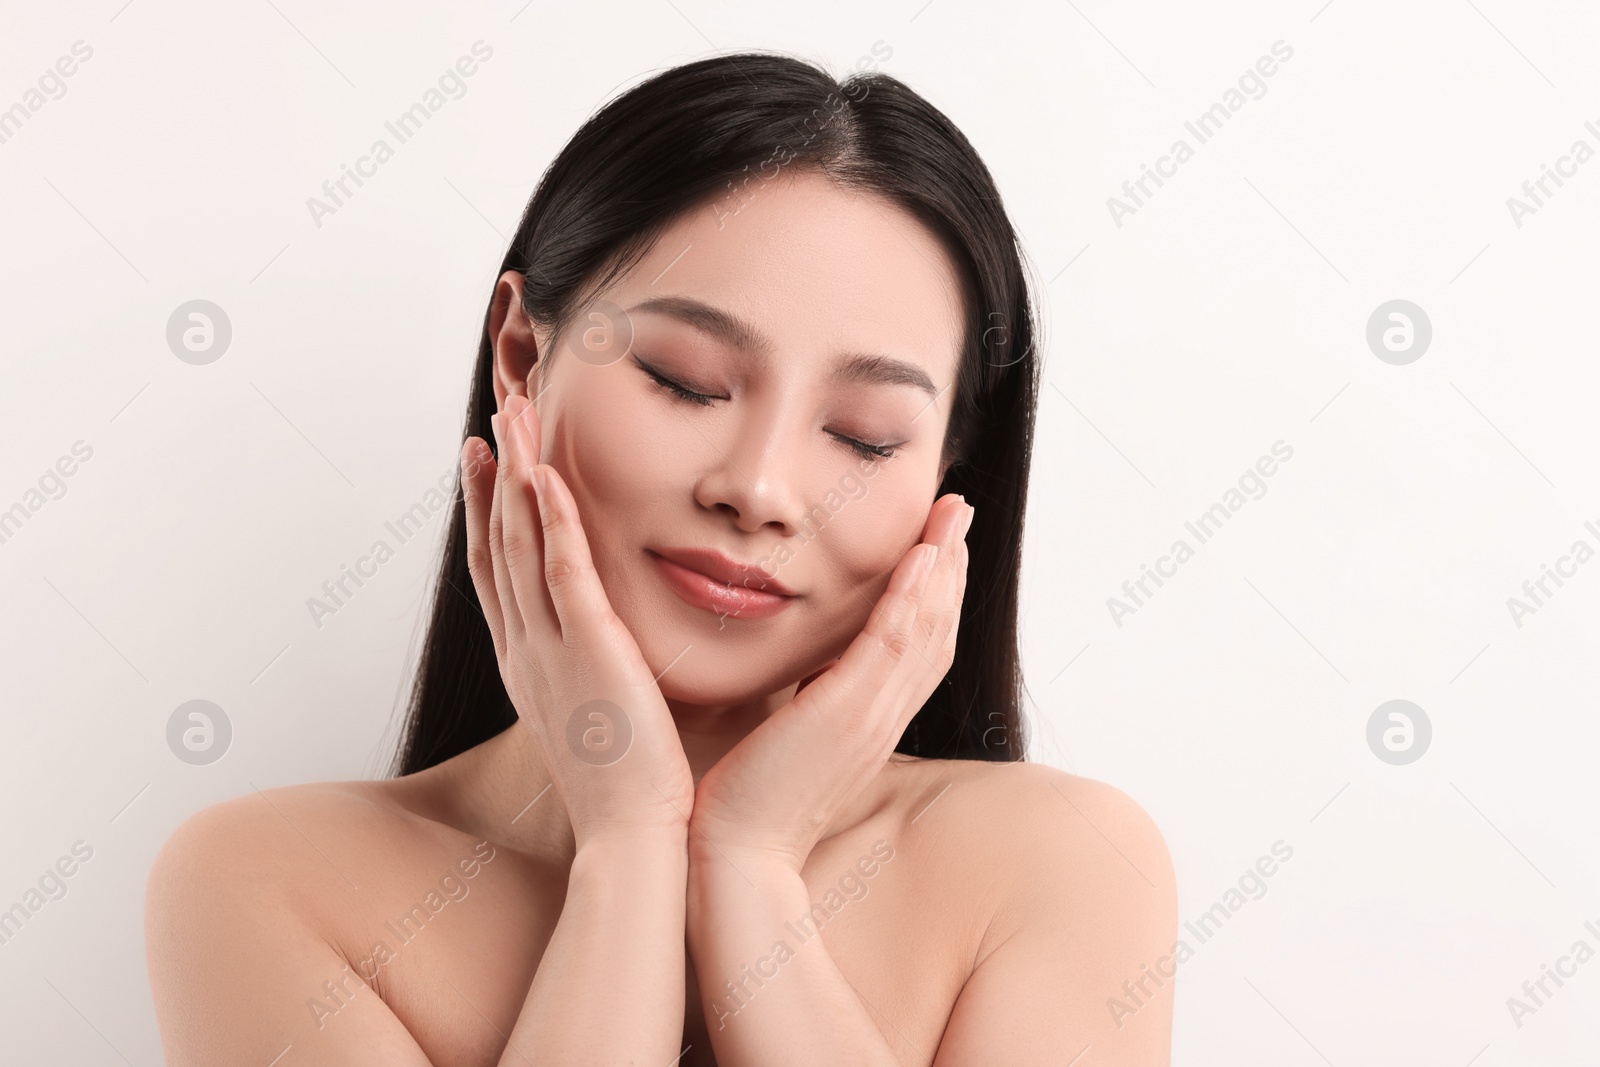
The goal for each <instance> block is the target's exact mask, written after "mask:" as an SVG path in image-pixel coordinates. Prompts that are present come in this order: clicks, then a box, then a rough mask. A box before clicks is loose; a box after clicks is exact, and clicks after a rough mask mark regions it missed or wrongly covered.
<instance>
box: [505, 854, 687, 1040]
mask: <svg viewBox="0 0 1600 1067" xmlns="http://www.w3.org/2000/svg"><path fill="white" fill-rule="evenodd" d="M685 841H686V835H685V834H673V833H670V832H669V833H667V834H665V835H664V836H663V835H655V836H650V837H630V838H627V839H606V838H597V839H595V840H592V841H590V842H587V843H585V844H584V845H583V846H582V847H581V848H580V849H579V850H578V854H577V856H576V857H575V858H574V859H573V862H572V869H571V873H570V875H569V877H568V880H567V899H566V903H565V905H564V906H563V908H562V910H561V918H560V920H559V921H558V922H557V924H556V928H555V932H554V933H553V934H552V935H551V937H550V943H549V945H547V946H546V948H545V952H544V955H543V957H542V958H541V959H540V961H539V968H538V972H537V973H536V974H535V976H534V980H533V984H532V985H531V986H530V987H529V989H528V997H527V1000H526V1001H525V1002H524V1003H523V1008H522V1013H521V1015H519V1016H518V1017H517V1024H516V1026H515V1028H513V1030H512V1032H511V1035H510V1041H509V1044H508V1046H507V1048H506V1050H505V1052H504V1053H503V1054H502V1055H501V1057H500V1063H501V1064H502V1067H528V1065H529V1064H537V1065H538V1067H545V1065H547V1064H550V1065H560V1064H576V1063H583V1064H667V1063H671V1062H673V1060H674V1059H675V1058H676V1057H677V1056H678V1054H679V1052H680V1048H681V1046H680V1045H679V1041H680V1039H681V1038H682V1036H683V1008H684V971H685V963H684V906H685V893H686V887H687V879H688V854H687V849H686V844H685Z"/></svg>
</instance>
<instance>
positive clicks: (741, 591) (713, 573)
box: [645, 548, 795, 619]
mask: <svg viewBox="0 0 1600 1067" xmlns="http://www.w3.org/2000/svg"><path fill="white" fill-rule="evenodd" d="M645 552H646V554H647V555H649V556H650V557H651V558H652V559H654V560H655V561H656V565H657V566H658V567H660V568H661V573H662V575H663V577H665V578H666V579H667V584H668V585H670V586H672V591H673V592H675V593H677V594H678V596H679V597H680V598H681V599H682V600H683V601H684V602H685V603H687V604H689V605H690V606H691V607H697V608H701V609H703V610H705V611H711V612H715V613H716V614H718V615H723V616H732V617H733V618H738V619H764V618H766V617H767V616H769V615H776V614H777V613H778V612H780V611H782V610H783V609H784V608H786V607H788V606H789V605H790V604H791V603H792V602H793V601H794V599H795V594H794V593H793V592H791V591H790V590H789V589H788V588H787V587H786V586H784V585H783V584H782V583H781V582H779V581H778V580H777V579H775V578H772V577H771V576H769V575H767V574H766V572H764V571H762V570H761V569H760V568H759V567H752V566H749V565H747V564H742V563H739V562H737V561H736V560H732V559H729V558H728V557H727V556H724V555H723V554H722V553H720V552H714V551H712V550H710V549H704V548H664V549H660V550H651V549H645Z"/></svg>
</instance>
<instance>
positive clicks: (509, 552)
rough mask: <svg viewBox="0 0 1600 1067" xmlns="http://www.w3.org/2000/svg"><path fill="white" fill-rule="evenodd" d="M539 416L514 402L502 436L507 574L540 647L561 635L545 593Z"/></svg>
mask: <svg viewBox="0 0 1600 1067" xmlns="http://www.w3.org/2000/svg"><path fill="white" fill-rule="evenodd" d="M538 420H539V416H538V414H537V413H536V412H535V411H534V410H533V405H532V404H530V403H529V402H528V400H527V398H526V397H521V396H514V397H511V398H510V399H508V400H507V402H506V413H505V419H504V420H502V422H501V432H502V434H503V435H504V437H505V439H506V450H505V462H504V464H503V466H504V467H505V468H506V489H507V491H506V496H505V500H504V501H503V502H502V503H501V509H502V510H501V516H502V519H503V521H504V523H505V527H504V530H503V531H502V534H501V536H502V538H503V539H504V545H505V554H506V563H507V568H508V569H509V571H510V572H511V582H512V584H513V586H514V587H515V590H516V597H517V607H518V609H519V610H520V611H521V612H522V623H523V626H524V627H526V629H527V631H528V632H529V633H531V634H536V635H538V637H539V640H540V642H541V643H542V642H544V641H548V640H550V639H551V638H559V637H560V635H561V623H560V620H559V619H558V618H557V617H556V610H555V605H554V604H553V603H552V602H551V598H550V592H549V590H548V589H546V588H545V579H544V571H545V562H544V561H545V548H544V542H545V537H544V533H543V532H542V530H541V525H542V524H541V523H540V521H539V516H538V514H537V505H536V504H535V503H534V501H533V499H532V496H533V479H532V475H533V468H534V467H535V466H537V465H538V461H539V446H538V443H537V442H538V439H537V437H535V436H534V435H535V434H536V433H537V430H538V425H539V421H538Z"/></svg>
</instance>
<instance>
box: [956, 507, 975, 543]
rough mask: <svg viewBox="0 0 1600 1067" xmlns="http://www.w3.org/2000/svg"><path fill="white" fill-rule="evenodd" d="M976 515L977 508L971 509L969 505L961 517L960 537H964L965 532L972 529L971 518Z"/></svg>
mask: <svg viewBox="0 0 1600 1067" xmlns="http://www.w3.org/2000/svg"><path fill="white" fill-rule="evenodd" d="M977 513H978V509H977V508H975V507H973V506H972V505H971V504H968V505H967V513H966V514H965V515H963V516H961V534H960V536H961V537H966V536H967V531H968V530H970V529H972V517H973V516H974V515H976V514H977Z"/></svg>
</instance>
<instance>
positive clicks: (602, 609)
mask: <svg viewBox="0 0 1600 1067" xmlns="http://www.w3.org/2000/svg"><path fill="white" fill-rule="evenodd" d="M533 477H534V489H535V491H536V492H537V494H538V500H539V519H540V523H541V525H542V528H543V530H544V575H545V585H546V587H547V588H548V589H549V590H550V600H551V602H552V603H553V604H554V605H555V610H556V614H557V615H558V616H559V618H560V622H561V633H562V636H563V639H574V638H575V639H576V640H578V641H592V640H597V639H601V638H603V637H604V636H605V631H606V629H607V628H609V627H610V626H611V625H613V624H614V623H615V622H616V621H617V620H616V615H615V613H614V612H613V611H612V610H611V600H610V598H609V597H607V596H606V591H605V587H604V586H602V585H601V584H600V575H599V574H598V573H596V571H595V569H594V560H593V558H592V557H591V556H590V554H589V539H588V537H587V536H585V534H584V532H583V524H582V522H581V521H580V520H579V517H578V505H577V502H576V501H575V500H573V498H572V492H571V490H569V489H568V488H567V483H566V482H565V481H564V480H563V479H562V477H561V475H560V474H558V473H556V469H555V468H554V467H552V466H550V465H549V464H548V463H541V464H539V465H538V466H536V467H535V468H534V470H533Z"/></svg>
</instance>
